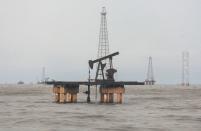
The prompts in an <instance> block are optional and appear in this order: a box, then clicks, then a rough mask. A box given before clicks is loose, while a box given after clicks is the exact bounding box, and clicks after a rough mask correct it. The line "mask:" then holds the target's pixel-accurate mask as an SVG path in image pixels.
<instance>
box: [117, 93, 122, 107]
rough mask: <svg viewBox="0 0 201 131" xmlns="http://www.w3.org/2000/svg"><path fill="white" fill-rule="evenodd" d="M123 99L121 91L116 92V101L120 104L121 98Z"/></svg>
mask: <svg viewBox="0 0 201 131" xmlns="http://www.w3.org/2000/svg"><path fill="white" fill-rule="evenodd" d="M122 99H123V97H122V93H117V101H116V102H117V103H119V104H121V103H122V101H123V100H122Z"/></svg>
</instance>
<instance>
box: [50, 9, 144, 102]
mask: <svg viewBox="0 0 201 131" xmlns="http://www.w3.org/2000/svg"><path fill="white" fill-rule="evenodd" d="M108 43H109V41H108V32H107V21H106V9H105V7H103V9H102V12H101V27H100V34H99V47H98V58H97V59H95V60H89V61H88V66H89V76H88V80H87V81H47V82H46V84H52V85H53V93H54V96H55V102H57V103H76V102H77V94H78V93H79V86H80V85H84V86H86V87H87V91H86V92H85V93H86V94H87V98H86V102H87V103H90V102H91V97H90V94H91V91H90V90H91V87H92V86H95V87H96V89H97V87H99V93H100V103H119V104H120V103H122V102H123V94H124V93H125V85H144V84H145V83H144V82H138V81H116V80H115V78H114V74H115V73H116V72H117V69H115V68H114V66H113V58H114V56H117V55H119V52H114V53H111V54H109V44H108ZM93 69H95V72H96V73H95V78H94V79H91V70H93Z"/></svg>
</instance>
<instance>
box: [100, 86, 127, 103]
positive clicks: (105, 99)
mask: <svg viewBox="0 0 201 131" xmlns="http://www.w3.org/2000/svg"><path fill="white" fill-rule="evenodd" d="M123 93H125V88H124V86H122V85H112V86H111V85H108V86H107V85H104V86H102V87H100V102H101V103H114V102H115V103H118V104H121V103H122V102H123ZM114 94H116V95H117V97H116V100H114Z"/></svg>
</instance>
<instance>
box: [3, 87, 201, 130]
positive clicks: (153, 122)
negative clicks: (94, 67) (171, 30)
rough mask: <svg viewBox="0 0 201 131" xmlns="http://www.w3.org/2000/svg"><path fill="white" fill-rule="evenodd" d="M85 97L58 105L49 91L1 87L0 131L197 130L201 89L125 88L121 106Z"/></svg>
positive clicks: (44, 89)
mask: <svg viewBox="0 0 201 131" xmlns="http://www.w3.org/2000/svg"><path fill="white" fill-rule="evenodd" d="M84 90H85V88H84V89H81V91H84ZM85 99H86V96H85V94H83V93H79V95H78V100H79V101H80V103H77V104H56V103H54V102H52V101H53V95H52V92H51V88H50V87H44V86H38V85H29V86H28V85H23V86H19V85H1V87H0V130H2V131H10V130H12V131H13V130H14V131H22V130H27V131H58V130H61V131H62V130H63V131H66V130H69V131H78V130H81V131H96V130H97V131H103V130H110V131H123V130H124V131H201V86H200V87H199V86H194V87H188V88H187V87H173V86H157V87H156V86H153V87H149V86H147V87H146V86H134V87H128V88H126V94H125V95H124V103H123V104H120V105H118V104H113V105H111V104H109V105H105V104H98V103H93V104H87V103H83V101H85ZM92 99H93V100H94V96H92Z"/></svg>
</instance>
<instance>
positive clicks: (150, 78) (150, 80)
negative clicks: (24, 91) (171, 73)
mask: <svg viewBox="0 0 201 131" xmlns="http://www.w3.org/2000/svg"><path fill="white" fill-rule="evenodd" d="M154 83H155V80H154V73H153V66H152V57H151V56H149V63H148V71H147V78H146V80H145V85H154Z"/></svg>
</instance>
